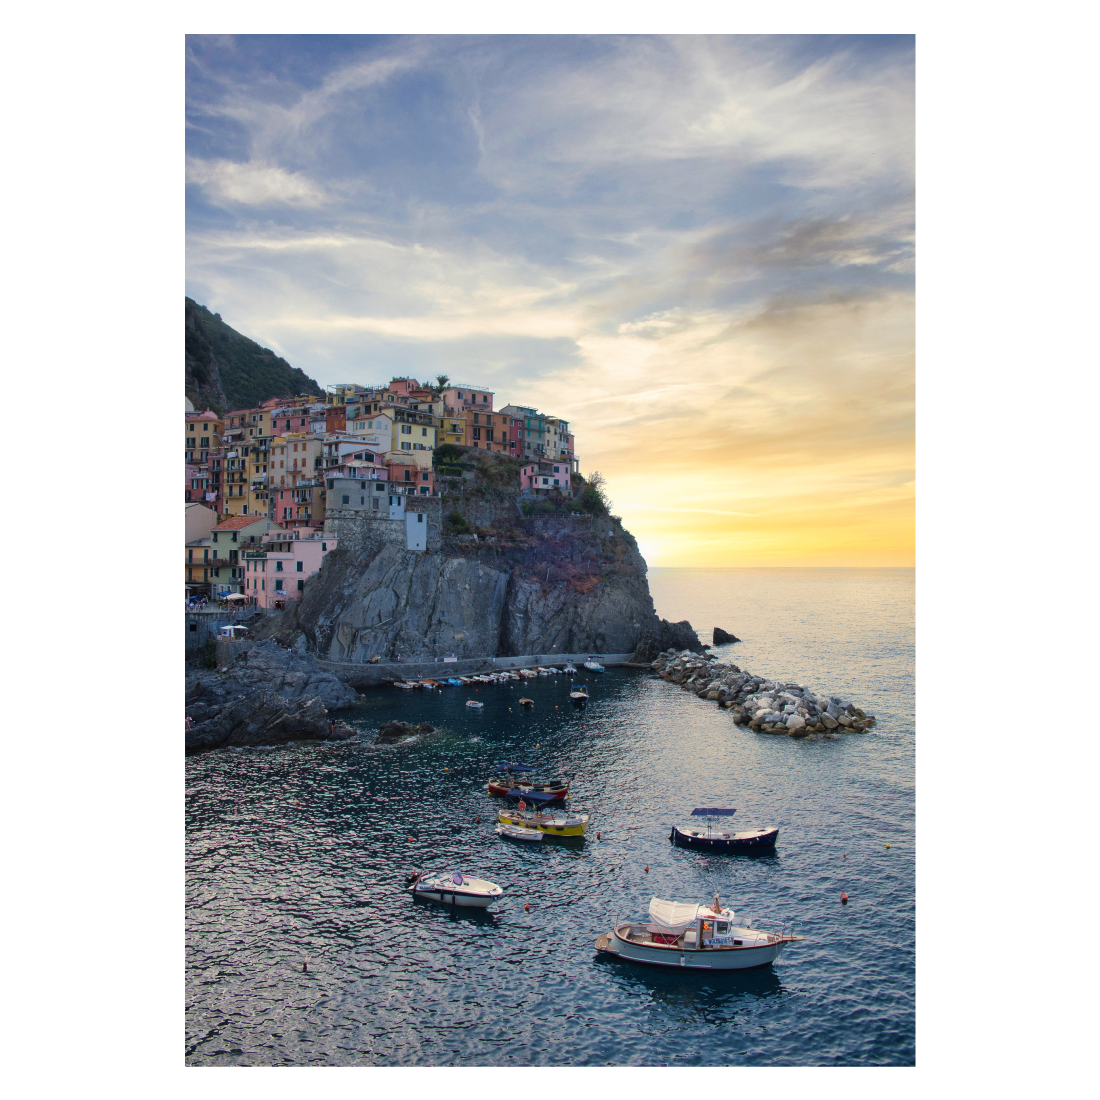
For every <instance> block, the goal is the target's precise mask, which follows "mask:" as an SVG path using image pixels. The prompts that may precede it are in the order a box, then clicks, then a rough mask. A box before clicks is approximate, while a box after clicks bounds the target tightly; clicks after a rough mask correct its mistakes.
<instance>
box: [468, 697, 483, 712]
mask: <svg viewBox="0 0 1100 1100" xmlns="http://www.w3.org/2000/svg"><path fill="white" fill-rule="evenodd" d="M466 706H468V707H473V709H474V710H481V708H482V707H483V706H485V704H484V703H479V702H478V701H477V700H476V699H467V700H466Z"/></svg>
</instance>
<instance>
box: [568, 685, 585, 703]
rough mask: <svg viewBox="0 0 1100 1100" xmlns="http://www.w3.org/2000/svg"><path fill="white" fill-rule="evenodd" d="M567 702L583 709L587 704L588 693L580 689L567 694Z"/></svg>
mask: <svg viewBox="0 0 1100 1100" xmlns="http://www.w3.org/2000/svg"><path fill="white" fill-rule="evenodd" d="M569 702H571V703H572V704H573V706H575V707H583V706H584V705H585V704H586V703H587V702H588V692H587V691H583V690H581V689H579V688H578V689H577V690H576V691H571V692H570V693H569Z"/></svg>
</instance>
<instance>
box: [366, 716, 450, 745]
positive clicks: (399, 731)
mask: <svg viewBox="0 0 1100 1100" xmlns="http://www.w3.org/2000/svg"><path fill="white" fill-rule="evenodd" d="M425 733H435V726H432V725H429V724H428V723H427V722H421V723H420V725H418V726H414V725H411V724H410V723H409V722H398V721H396V720H395V721H392V722H383V723H382V725H381V726H379V727H378V736H377V737H376V738H375V739H374V740H373V741H372V742H371V744H372V745H399V744H400V743H401V742H402V741H407V740H408V739H409V738H410V737H419V736H421V735H422V734H425Z"/></svg>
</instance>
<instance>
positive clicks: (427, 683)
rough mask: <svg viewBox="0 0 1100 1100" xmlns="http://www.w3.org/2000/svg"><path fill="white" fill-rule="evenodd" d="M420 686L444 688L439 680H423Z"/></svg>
mask: <svg viewBox="0 0 1100 1100" xmlns="http://www.w3.org/2000/svg"><path fill="white" fill-rule="evenodd" d="M420 686H421V687H425V688H429V689H431V688H438V689H442V687H443V685H442V684H441V683H440V682H439V681H438V680H421V681H420Z"/></svg>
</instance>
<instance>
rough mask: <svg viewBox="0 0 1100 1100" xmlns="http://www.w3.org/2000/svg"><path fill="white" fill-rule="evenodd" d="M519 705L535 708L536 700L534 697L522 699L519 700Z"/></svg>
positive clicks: (528, 708)
mask: <svg viewBox="0 0 1100 1100" xmlns="http://www.w3.org/2000/svg"><path fill="white" fill-rule="evenodd" d="M519 705H520V706H521V707H526V708H527V710H534V709H535V700H534V699H521V700H520V701H519Z"/></svg>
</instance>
